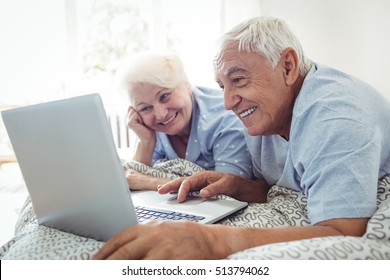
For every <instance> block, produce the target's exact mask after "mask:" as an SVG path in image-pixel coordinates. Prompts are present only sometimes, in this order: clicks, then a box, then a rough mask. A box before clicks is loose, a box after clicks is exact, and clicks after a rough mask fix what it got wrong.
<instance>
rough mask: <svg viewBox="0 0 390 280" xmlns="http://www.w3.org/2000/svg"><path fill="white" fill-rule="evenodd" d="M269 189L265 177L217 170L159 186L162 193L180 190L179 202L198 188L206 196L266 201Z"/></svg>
mask: <svg viewBox="0 0 390 280" xmlns="http://www.w3.org/2000/svg"><path fill="white" fill-rule="evenodd" d="M269 189H270V187H269V186H268V184H267V182H266V181H265V180H264V179H256V180H250V179H245V178H243V177H240V176H238V175H234V174H228V173H222V172H217V171H202V172H199V173H197V174H195V175H193V176H191V177H187V178H178V179H175V180H173V181H171V182H168V183H166V184H164V185H162V186H159V187H158V191H159V193H161V194H166V193H170V192H178V198H177V199H178V201H179V202H183V201H184V200H185V198H186V195H187V194H188V193H189V192H190V191H198V190H200V195H201V196H202V197H204V198H210V197H212V196H215V195H217V194H225V195H228V196H230V197H233V198H235V199H237V200H241V201H246V202H266V201H267V193H268V191H269Z"/></svg>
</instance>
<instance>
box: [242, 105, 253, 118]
mask: <svg viewBox="0 0 390 280" xmlns="http://www.w3.org/2000/svg"><path fill="white" fill-rule="evenodd" d="M256 108H257V107H252V108H250V109H248V110H246V111H244V112H242V113H241V114H240V117H241V118H245V117H246V116H248V115H250V114H252V113H253V112H254V111H256Z"/></svg>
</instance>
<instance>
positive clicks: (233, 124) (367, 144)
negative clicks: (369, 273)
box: [94, 17, 390, 259]
mask: <svg viewBox="0 0 390 280" xmlns="http://www.w3.org/2000/svg"><path fill="white" fill-rule="evenodd" d="M214 70H215V78H216V82H217V83H218V85H219V86H220V88H221V89H222V90H223V96H222V94H219V92H218V91H216V90H210V89H206V88H199V87H192V86H191V84H190V83H189V82H188V79H187V77H186V75H185V72H184V69H183V66H182V64H181V61H180V59H179V58H178V57H176V56H175V55H165V56H161V55H153V54H148V55H141V56H139V57H138V58H137V59H135V60H133V62H132V64H131V65H130V66H128V67H127V68H126V69H125V70H124V71H123V77H122V78H123V79H122V80H123V82H124V85H125V86H126V89H127V92H128V94H129V100H130V104H131V106H130V107H129V112H128V120H129V122H128V125H129V127H130V128H131V129H132V130H133V131H134V132H135V133H136V134H137V136H138V137H139V140H140V141H139V144H138V147H137V150H136V152H135V156H134V160H137V161H139V162H141V163H143V164H146V165H149V166H152V165H153V164H154V163H155V162H156V161H157V160H159V159H164V158H165V159H173V158H183V159H186V160H189V161H192V162H194V163H196V164H198V165H199V166H201V167H203V168H204V169H206V171H202V172H200V173H197V174H195V175H193V176H191V177H186V178H185V177H182V178H178V179H176V180H173V181H168V180H166V179H162V178H151V177H147V176H146V175H142V174H137V173H136V172H134V171H132V172H129V173H128V174H127V179H128V183H129V186H130V188H132V189H141V188H148V189H154V190H157V191H158V192H159V193H161V194H165V193H169V192H176V191H177V192H178V200H179V201H184V200H185V198H186V194H187V193H188V192H189V191H193V190H200V194H201V196H203V197H205V198H208V197H212V196H214V195H217V194H226V195H228V196H231V197H234V198H236V199H238V200H242V201H247V202H266V198H267V192H268V190H269V189H270V187H271V186H273V185H279V186H282V187H285V188H290V189H293V190H296V191H300V192H302V193H303V194H304V195H306V196H307V209H308V217H309V219H310V222H311V225H310V226H302V227H284V228H238V227H229V226H225V225H201V224H197V223H194V222H166V221H164V222H149V223H146V224H141V225H136V226H133V227H130V228H127V229H125V230H124V231H122V232H120V233H118V234H117V235H116V236H114V237H113V238H112V239H111V240H109V241H108V242H107V243H106V244H105V245H104V246H103V247H102V248H101V249H100V251H98V252H97V254H96V255H95V256H94V259H222V258H226V257H227V256H229V255H230V254H233V253H235V252H238V251H241V250H244V249H247V248H251V247H255V246H260V245H265V244H271V243H276V242H284V241H293V240H301V239H306V238H314V237H324V236H338V235H342V236H362V235H363V234H364V233H365V231H366V226H367V222H368V220H369V219H370V217H371V216H372V215H373V214H374V212H375V211H376V208H377V205H376V197H377V181H378V179H380V178H382V177H384V176H385V175H387V174H390V140H389V139H390V103H389V102H388V101H387V100H386V99H385V98H384V97H382V95H381V94H380V93H378V92H377V91H376V90H375V89H374V88H372V87H371V86H370V85H368V84H366V83H364V82H363V81H361V80H358V79H357V78H354V77H352V76H350V75H348V74H346V73H343V72H340V71H337V70H335V69H333V68H330V67H327V66H324V65H321V64H318V63H315V62H313V61H311V60H309V59H308V58H307V57H306V56H305V54H304V52H303V51H302V48H301V45H300V43H299V41H298V40H297V38H296V37H295V35H294V34H293V33H292V31H291V30H290V28H289V27H288V25H287V24H286V23H285V22H284V21H282V20H280V19H277V18H267V17H257V18H252V19H249V20H246V21H244V22H242V23H241V24H239V25H237V26H236V27H234V28H233V29H232V30H231V31H229V32H227V33H226V34H224V35H223V36H222V38H221V40H220V48H219V51H218V53H217V55H216V58H215V62H214Z"/></svg>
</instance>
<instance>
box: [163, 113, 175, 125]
mask: <svg viewBox="0 0 390 280" xmlns="http://www.w3.org/2000/svg"><path fill="white" fill-rule="evenodd" d="M176 115H177V113H176V114H174V115H173V116H172V117H170V118H169V119H168V120H166V121H165V122H161V124H163V125H166V124H168V123H170V122H171V121H172V120H173V119H174V118H175V117H176Z"/></svg>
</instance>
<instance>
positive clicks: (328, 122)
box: [291, 104, 381, 224]
mask: <svg viewBox="0 0 390 280" xmlns="http://www.w3.org/2000/svg"><path fill="white" fill-rule="evenodd" d="M339 106H340V104H325V105H324V104H322V106H321V105H316V106H314V108H312V109H311V110H308V111H307V112H306V113H305V114H304V115H302V116H300V120H299V121H298V122H296V127H294V129H293V130H294V131H295V132H296V133H297V135H295V136H294V135H293V137H292V139H294V141H295V142H294V143H291V144H292V145H293V146H294V148H293V149H292V153H293V154H292V158H293V161H294V169H295V170H296V175H297V176H298V177H299V181H300V184H301V188H302V189H303V190H304V192H305V194H306V195H307V197H308V213H309V218H310V220H311V222H312V223H313V224H315V223H318V222H321V221H324V220H329V219H335V218H362V217H371V216H372V214H373V213H374V211H375V209H376V189H377V180H378V169H379V164H380V141H381V137H380V133H378V130H377V129H376V127H375V124H369V123H367V122H364V121H361V120H359V118H355V117H354V116H353V115H354V113H352V112H354V110H355V111H356V110H358V109H356V108H349V109H347V108H340V107H339ZM342 106H344V105H342ZM339 109H341V110H339ZM348 112H350V113H348Z"/></svg>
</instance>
